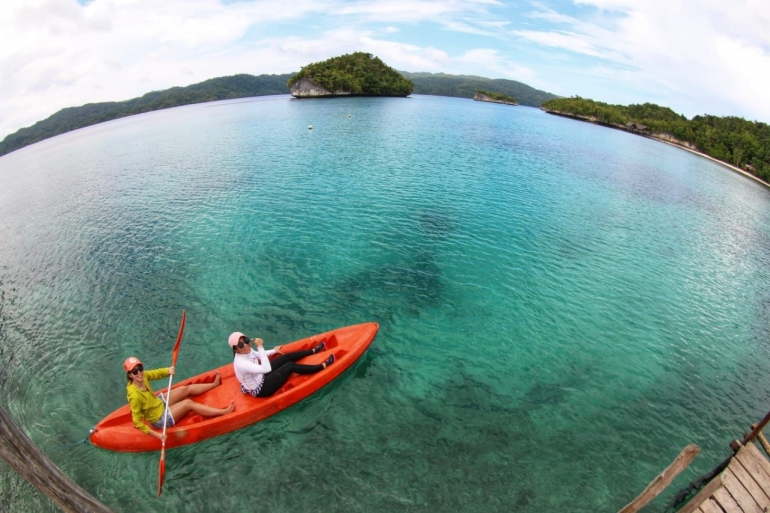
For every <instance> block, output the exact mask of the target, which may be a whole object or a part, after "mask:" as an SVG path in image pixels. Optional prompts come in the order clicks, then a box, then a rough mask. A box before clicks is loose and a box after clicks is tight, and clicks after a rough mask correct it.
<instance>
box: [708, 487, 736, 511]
mask: <svg viewBox="0 0 770 513" xmlns="http://www.w3.org/2000/svg"><path fill="white" fill-rule="evenodd" d="M711 498H712V499H713V500H715V501H716V502H717V504H719V506H720V507H721V508H722V509H723V510H725V512H726V513H743V510H742V509H741V507H740V506H738V503H737V502H735V499H733V496H732V495H730V492H728V491H727V489H725V488H720V489H719V490H717V491H715V492H714V495H712V496H711Z"/></svg>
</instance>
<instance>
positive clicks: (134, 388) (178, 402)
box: [123, 356, 235, 440]
mask: <svg viewBox="0 0 770 513" xmlns="http://www.w3.org/2000/svg"><path fill="white" fill-rule="evenodd" d="M123 368H124V369H125V370H126V377H127V378H128V385H126V398H127V399H128V405H129V406H130V407H131V418H132V420H133V421H134V426H136V428H137V429H138V430H139V431H141V432H142V433H144V434H146V435H152V436H154V437H155V438H158V439H160V440H162V439H163V435H162V434H161V433H158V432H155V431H153V430H152V429H150V428H149V427H147V424H145V423H144V422H142V421H143V420H146V421H147V422H149V423H150V425H152V427H154V428H155V429H159V430H162V429H163V414H164V412H166V398H165V397H163V396H162V395H161V398H160V399H159V398H158V397H157V396H156V395H155V393H154V392H153V391H152V387H151V386H150V381H154V380H157V379H163V378H167V377H169V376H173V375H174V368H173V367H168V368H165V369H155V370H148V371H145V370H144V364H142V362H140V361H139V359H138V358H136V357H135V356H131V357H130V358H127V359H126V361H125V362H123ZM221 381H222V377H221V376H220V375H219V373H217V376H216V378H215V379H214V382H213V383H201V384H196V385H185V386H181V387H177V388H174V389H173V390H171V397H170V399H171V406H170V407H169V408H168V411H167V412H166V416H167V420H166V427H171V426H173V425H174V423H175V422H176V420H180V419H181V418H182V417H184V416H185V415H187V414H188V413H189V412H191V411H192V412H195V413H197V414H198V415H202V416H204V417H218V416H220V415H225V414H227V413H230V412H231V411H233V409H234V408H235V403H234V402H232V401H231V402H230V406H228V407H227V408H213V407H211V406H206V405H205V404H200V403H196V402H195V401H193V400H192V399H189V398H190V397H191V396H195V395H200V394H202V393H204V392H208V391H209V390H211V389H212V388H214V387H218V386H219V384H220V383H221ZM175 419H176V420H175Z"/></svg>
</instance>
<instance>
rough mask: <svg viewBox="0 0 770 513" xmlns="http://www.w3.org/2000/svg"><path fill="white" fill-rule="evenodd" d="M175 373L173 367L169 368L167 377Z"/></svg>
mask: <svg viewBox="0 0 770 513" xmlns="http://www.w3.org/2000/svg"><path fill="white" fill-rule="evenodd" d="M175 372H176V369H174V367H169V368H168V375H169V376H173V375H174V373H175Z"/></svg>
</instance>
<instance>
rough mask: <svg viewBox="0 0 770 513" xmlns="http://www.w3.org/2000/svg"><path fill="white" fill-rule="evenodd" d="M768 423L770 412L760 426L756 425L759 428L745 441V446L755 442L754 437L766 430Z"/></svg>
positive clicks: (753, 430)
mask: <svg viewBox="0 0 770 513" xmlns="http://www.w3.org/2000/svg"><path fill="white" fill-rule="evenodd" d="M768 422H770V411H769V412H767V415H765V417H764V418H763V419H762V420H760V421H759V424H757V425H756V426H757V427H755V428H754V429H752V430H751V433H749V436H747V437H746V438H744V439H743V445H746V444H747V443H749V442H751V441H752V440H754V437H756V436H757V434H758V433H759V432H760V431H762V430H763V429H764V428H765V426H766V425H767V423H768Z"/></svg>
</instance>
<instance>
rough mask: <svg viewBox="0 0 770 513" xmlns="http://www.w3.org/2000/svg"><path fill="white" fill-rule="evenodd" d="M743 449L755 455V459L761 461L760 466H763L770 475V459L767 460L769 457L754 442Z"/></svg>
mask: <svg viewBox="0 0 770 513" xmlns="http://www.w3.org/2000/svg"><path fill="white" fill-rule="evenodd" d="M742 450H744V451H746V452H747V453H749V454H751V455H752V456H754V459H755V460H756V461H757V462H758V463H759V466H761V467H762V468H763V469H764V470H765V472H767V474H768V475H770V461H767V458H765V457H764V456H762V453H761V452H759V449H757V447H756V446H755V445H754V444H749V445H746V446H744V447H743V449H742Z"/></svg>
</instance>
